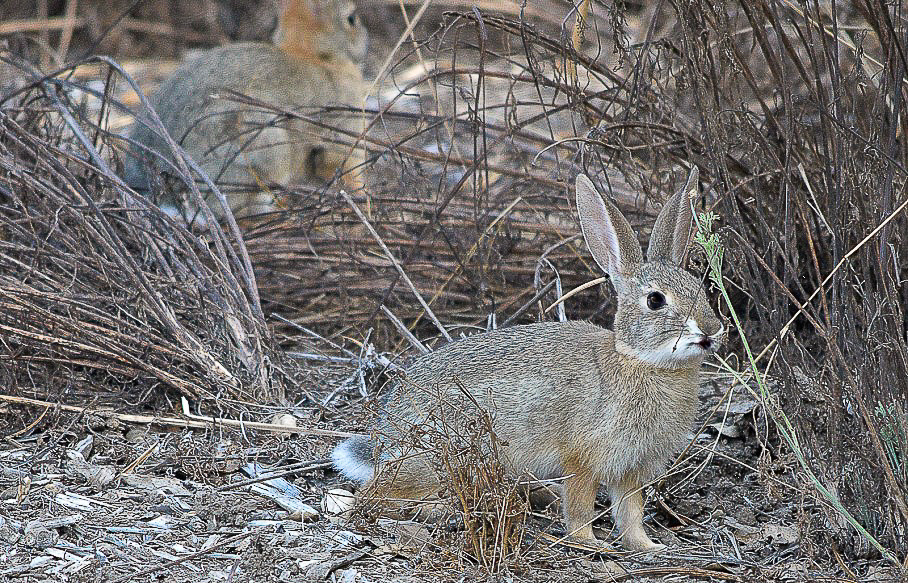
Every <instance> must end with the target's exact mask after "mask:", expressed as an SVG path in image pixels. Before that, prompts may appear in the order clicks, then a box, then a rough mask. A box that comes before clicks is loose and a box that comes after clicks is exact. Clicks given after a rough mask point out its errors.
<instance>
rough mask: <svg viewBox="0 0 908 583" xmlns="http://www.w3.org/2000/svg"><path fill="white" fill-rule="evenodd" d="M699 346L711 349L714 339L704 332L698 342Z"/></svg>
mask: <svg viewBox="0 0 908 583" xmlns="http://www.w3.org/2000/svg"><path fill="white" fill-rule="evenodd" d="M697 346H699V347H700V348H702V349H703V350H711V349H712V347H713V341H712V339H711V338H710V337H709V336H706V335H705V334H704V335H702V336H700V341H699V342H697Z"/></svg>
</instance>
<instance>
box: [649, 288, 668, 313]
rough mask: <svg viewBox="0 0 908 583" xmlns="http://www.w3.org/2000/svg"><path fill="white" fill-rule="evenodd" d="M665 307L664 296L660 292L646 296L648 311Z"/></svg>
mask: <svg viewBox="0 0 908 583" xmlns="http://www.w3.org/2000/svg"><path fill="white" fill-rule="evenodd" d="M664 306H665V296H664V295H662V293H661V292H657V291H654V292H649V294H648V295H647V296H646V307H647V308H649V309H650V310H654V311H655V310H658V309H660V308H662V307H664Z"/></svg>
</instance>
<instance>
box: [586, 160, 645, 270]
mask: <svg viewBox="0 0 908 583" xmlns="http://www.w3.org/2000/svg"><path fill="white" fill-rule="evenodd" d="M576 191H577V212H578V213H579V214H580V228H581V229H582V230H583V238H584V239H585V240H586V246H587V247H589V250H590V253H592V254H593V259H595V260H596V263H598V264H599V267H601V268H602V270H603V271H605V272H606V273H608V274H609V276H611V277H612V278H613V279H614V278H616V277H620V276H621V275H622V274H625V273H628V272H630V271H631V270H632V269H633V268H635V267H636V266H637V265H640V264H641V263H643V250H642V249H641V248H640V242H639V241H637V236H636V235H635V234H634V230H633V229H632V228H631V225H630V223H628V222H627V219H625V218H624V215H622V214H621V211H619V210H618V208H617V207H616V206H615V205H613V204H612V203H610V202H609V201H607V200H605V199H603V198H602V195H600V194H599V191H598V190H596V187H595V186H594V185H593V182H592V181H591V180H590V179H589V178H587V176H586V175H585V174H579V175H578V176H577V182H576Z"/></svg>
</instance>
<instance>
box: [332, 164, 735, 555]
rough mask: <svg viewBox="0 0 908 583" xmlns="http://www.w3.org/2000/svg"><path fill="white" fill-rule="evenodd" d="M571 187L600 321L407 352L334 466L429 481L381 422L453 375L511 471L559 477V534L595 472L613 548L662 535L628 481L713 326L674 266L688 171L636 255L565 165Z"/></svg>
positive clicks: (586, 497) (653, 466)
mask: <svg viewBox="0 0 908 583" xmlns="http://www.w3.org/2000/svg"><path fill="white" fill-rule="evenodd" d="M576 191H577V209H578V211H579V213H580V223H581V226H582V228H583V235H584V238H585V239H586V243H587V246H588V247H589V249H590V251H591V253H592V255H593V258H594V259H595V260H596V262H597V263H598V264H599V265H600V267H602V269H604V270H605V271H606V272H607V273H608V274H609V276H610V277H611V280H612V283H613V285H614V287H615V290H616V291H617V294H618V309H617V313H616V314H615V323H614V328H615V329H614V331H611V330H606V329H603V328H600V327H598V326H595V325H593V324H591V323H588V322H542V323H538V324H529V325H524V326H514V327H512V328H504V329H499V330H495V331H493V332H488V333H484V334H477V335H475V336H471V337H469V338H465V339H463V340H459V341H456V342H453V343H451V344H448V345H446V346H444V347H442V348H440V349H439V350H436V351H435V352H432V353H430V354H427V355H425V356H422V357H420V358H419V359H418V360H416V361H415V362H414V363H413V364H412V365H411V366H410V367H409V368H408V369H407V370H406V373H405V375H404V378H405V382H398V383H397V385H396V386H395V388H394V389H393V390H392V391H391V394H390V396H389V401H388V404H387V408H386V410H385V414H384V418H383V420H382V421H381V422H380V424H379V427H378V428H377V429H376V430H375V431H374V432H373V436H372V438H367V437H353V438H351V439H348V440H347V441H345V442H343V443H342V444H340V445H339V446H338V447H337V448H336V449H335V450H334V452H333V454H332V458H333V460H334V465H335V466H336V467H337V468H338V469H339V470H340V471H341V472H342V473H343V474H345V475H346V476H347V477H349V478H350V479H352V480H355V481H358V482H365V483H366V488H365V492H366V494H371V495H374V496H385V497H390V498H396V499H411V500H413V499H415V500H420V499H427V498H431V496H432V495H434V494H436V493H437V492H438V491H439V489H440V487H439V483H438V481H437V479H436V478H435V477H434V473H433V470H432V466H431V464H430V463H429V462H428V460H426V456H425V455H420V454H417V455H411V454H412V452H408V455H404V454H403V452H401V450H400V445H399V444H396V442H395V435H396V432H398V433H397V434H399V431H400V430H399V429H395V427H400V421H401V420H406V421H407V422H409V423H412V424H418V423H419V422H420V420H421V419H425V418H426V411H428V410H430V409H431V407H432V404H431V403H430V398H431V397H430V396H429V394H430V393H425V394H422V393H421V392H420V391H419V390H417V389H415V388H414V387H433V388H437V391H439V392H440V394H441V395H442V396H443V398H444V399H448V398H450V399H457V398H458V396H457V394H458V393H460V392H461V388H460V387H463V388H465V389H466V390H467V391H469V392H470V394H471V395H472V397H473V398H475V399H476V401H477V402H478V403H479V404H480V405H481V406H482V407H484V408H485V409H486V410H488V411H489V412H490V414H491V418H492V424H493V427H494V430H495V432H496V434H497V435H498V437H499V438H500V439H501V440H502V441H503V442H504V443H506V446H504V447H503V448H502V452H503V457H504V462H505V464H506V466H507V467H508V468H509V469H510V470H511V471H513V472H515V473H524V472H525V473H528V474H531V475H533V476H536V477H538V478H551V477H555V476H567V479H566V481H565V483H564V491H563V494H564V500H563V507H564V515H565V520H566V527H567V532H568V533H569V535H570V536H572V537H573V538H576V539H580V540H588V541H594V540H595V538H594V536H593V529H592V526H591V522H592V520H593V519H594V517H595V516H596V515H595V512H594V502H595V500H596V491H597V489H598V486H599V484H600V483H605V484H606V485H607V486H608V491H609V495H610V497H611V500H612V513H613V516H614V518H615V522H616V524H617V525H618V527H619V529H620V532H621V537H622V542H623V545H624V546H625V548H628V549H632V550H658V549H661V548H664V547H663V545H657V544H655V543H653V542H652V541H651V540H650V538H649V537H648V536H647V534H646V533H645V532H644V530H643V498H642V495H641V488H642V485H643V484H644V483H645V482H646V481H647V480H649V479H651V478H653V477H655V476H658V475H659V472H660V470H661V469H662V468H663V466H664V464H665V463H666V461H667V460H668V459H669V458H670V456H671V455H672V453H674V452H675V451H676V448H678V447H679V446H680V445H681V444H682V442H683V441H684V438H685V436H686V435H687V432H688V431H689V430H690V428H691V424H692V422H693V420H694V415H695V413H696V411H697V385H698V379H699V370H700V365H701V363H702V362H703V359H704V357H705V356H707V355H708V354H711V353H713V352H714V351H715V350H716V349H717V347H718V346H719V344H720V342H721V341H722V338H723V336H724V326H723V324H722V323H721V322H720V321H719V319H718V318H717V317H716V315H715V313H714V312H713V310H712V309H711V308H710V305H709V303H708V300H707V297H706V294H705V293H704V291H703V288H702V286H701V284H700V281H698V280H697V278H695V277H694V276H692V275H691V274H690V273H688V272H687V271H684V270H683V269H682V268H681V267H680V266H681V264H682V262H683V260H684V257H685V255H686V251H687V248H688V244H689V240H690V234H691V230H692V224H691V218H692V217H691V202H690V196H691V195H693V194H695V193H696V191H697V170H696V168H694V169H693V171H692V172H691V174H690V176H689V177H688V179H687V183H686V184H685V186H684V188H683V189H681V190H680V191H679V192H678V193H677V194H675V195H674V196H673V197H672V198H671V199H670V200H669V201H668V202H667V203H666V204H665V206H664V207H663V209H662V211H661V212H660V213H659V216H658V218H657V219H656V223H655V226H654V228H653V232H652V237H651V238H650V243H649V249H648V250H647V255H648V257H647V261H646V262H644V261H643V252H642V250H641V248H640V244H639V243H638V242H637V239H636V237H635V235H634V232H633V230H632V228H631V226H630V224H628V222H627V220H626V219H625V218H624V216H623V215H622V214H621V211H619V210H618V209H617V208H616V207H615V206H614V205H612V204H611V203H610V202H608V201H606V200H603V198H602V197H601V196H600V194H599V193H598V192H597V191H596V188H595V187H594V186H593V183H592V182H591V181H590V179H589V178H587V177H586V176H584V175H580V176H578V177H577V183H576ZM438 394H439V393H438V392H436V393H435V399H436V400H437V397H438ZM395 447H397V450H396V451H395Z"/></svg>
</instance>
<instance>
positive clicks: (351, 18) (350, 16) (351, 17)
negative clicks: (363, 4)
mask: <svg viewBox="0 0 908 583" xmlns="http://www.w3.org/2000/svg"><path fill="white" fill-rule="evenodd" d="M347 24H349V25H350V26H356V12H351V13H350V14H348V15H347Z"/></svg>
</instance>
